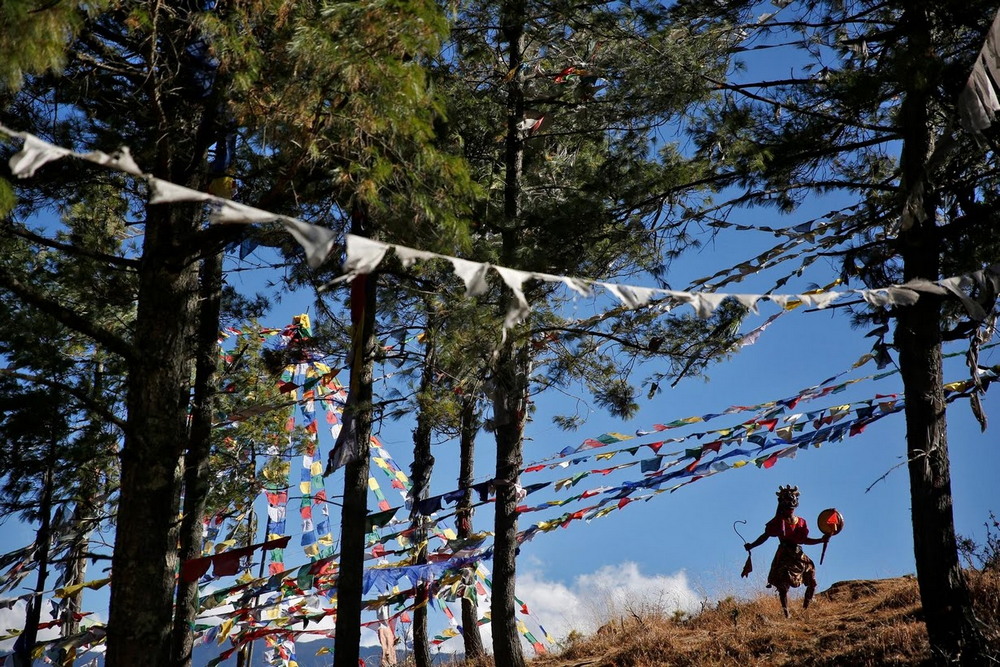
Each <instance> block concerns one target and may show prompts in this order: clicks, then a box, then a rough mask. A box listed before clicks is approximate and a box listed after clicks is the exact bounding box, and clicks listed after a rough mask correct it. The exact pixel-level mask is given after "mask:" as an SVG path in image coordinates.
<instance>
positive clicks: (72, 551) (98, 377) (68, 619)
mask: <svg viewBox="0 0 1000 667" xmlns="http://www.w3.org/2000/svg"><path fill="white" fill-rule="evenodd" d="M92 391H93V396H94V398H95V399H96V400H101V398H102V397H103V395H104V362H103V361H102V360H101V359H100V358H99V357H95V359H94V377H93V389H92ZM89 417H90V421H91V425H92V426H93V425H94V424H99V423H100V421H99V419H100V418H99V417H98V416H97V415H95V414H93V413H91V414H90V415H89ZM98 439H99V436H98ZM95 454H97V456H98V457H100V458H97V459H95V460H92V461H88V462H87V463H86V464H84V466H83V467H81V469H80V471H79V479H80V482H79V484H80V486H79V488H78V490H77V492H76V495H77V497H76V502H75V503H74V504H73V518H72V522H73V544H72V546H70V548H69V550H68V552H67V554H66V565H65V567H64V570H63V581H64V584H63V585H64V586H76V585H79V584H82V583H84V582H85V581H86V580H87V553H88V551H89V543H90V535H91V533H92V532H93V529H94V526H96V525H97V511H98V506H97V502H96V501H95V498H96V497H97V496H98V494H99V493H100V472H99V471H98V470H97V469H96V467H97V466H98V465H99V464H98V461H99V460H101V459H102V458H103V452H101V453H98V452H95ZM112 455H113V454H112ZM91 466H94V467H91ZM82 611H83V589H80V590H78V591H76V592H74V593H72V594H70V595H67V596H66V597H64V598H63V602H62V616H61V620H62V623H61V624H60V628H61V631H62V636H63V637H71V636H72V635H75V634H76V633H78V632H79V631H80V621H79V620H77V617H76V614H79V613H81V612H82ZM75 659H76V648H75V647H72V648H69V649H67V650H66V651H65V652H64V653H63V655H61V656H60V664H70V665H72V664H73V663H74V661H75Z"/></svg>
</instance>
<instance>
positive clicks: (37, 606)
mask: <svg viewBox="0 0 1000 667" xmlns="http://www.w3.org/2000/svg"><path fill="white" fill-rule="evenodd" d="M55 452H56V447H55V442H54V441H50V442H49V452H48V460H49V464H48V466H47V467H46V469H45V476H44V479H43V481H42V498H41V503H40V504H39V509H38V511H39V514H40V515H41V519H42V521H41V525H40V526H39V527H38V535H37V536H36V537H35V544H36V545H37V551H36V552H35V553H36V556H35V558H36V560H37V561H38V576H37V578H36V579H35V594H34V595H32V596H31V601H30V602H29V603H28V610H27V613H26V614H25V617H24V630H23V631H21V636H20V637H18V638H17V641H16V642H15V643H14V666H15V667H31V662H32V661H31V654H32V652H34V650H35V641H36V640H37V639H38V623H39V622H40V621H41V618H42V602H43V598H42V593H43V592H44V591H45V580H46V579H47V578H48V576H49V547H50V545H51V542H52V530H51V528H52V493H53V488H52V487H53V486H55V482H54V481H53V468H54V467H55V458H56V456H55Z"/></svg>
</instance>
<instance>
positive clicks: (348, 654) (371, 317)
mask: <svg viewBox="0 0 1000 667" xmlns="http://www.w3.org/2000/svg"><path fill="white" fill-rule="evenodd" d="M351 231H352V233H354V234H358V235H360V236H370V231H369V230H368V228H367V220H366V218H365V216H364V215H363V214H362V213H358V212H356V213H355V214H354V216H353V219H352V223H351ZM377 283H378V280H377V278H376V277H375V276H373V275H362V276H358V277H357V278H355V279H354V282H353V283H352V285H351V324H352V326H353V327H354V328H355V336H354V340H355V343H354V344H355V345H356V346H357V347H358V348H359V349H356V350H354V354H355V361H354V363H352V365H351V387H350V391H351V394H352V396H350V398H349V400H350V403H351V406H352V407H351V409H352V410H353V416H352V418H353V420H354V427H353V428H354V433H355V437H356V438H357V443H356V447H357V457H356V458H355V459H354V460H353V461H351V462H350V463H348V464H347V465H346V466H344V505H343V507H342V508H341V514H340V517H341V518H340V578H339V582H338V585H337V627H336V637H335V639H334V644H333V645H334V649H333V661H334V665H335V667H357V665H358V656H359V653H360V646H361V598H362V590H361V589H362V578H363V576H364V569H365V518H366V517H367V516H368V475H369V470H368V469H369V463H368V458H369V452H370V450H371V435H372V372H373V369H374V361H375V359H374V350H375V308H376V306H377V299H376V288H377Z"/></svg>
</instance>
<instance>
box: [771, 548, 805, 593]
mask: <svg viewBox="0 0 1000 667" xmlns="http://www.w3.org/2000/svg"><path fill="white" fill-rule="evenodd" d="M802 584H805V585H806V587H807V588H808V587H809V586H816V566H815V565H814V564H813V562H812V559H811V558H809V556H807V555H806V554H805V552H804V551H802V547H801V546H800V545H798V544H785V543H781V544H779V545H778V550H777V551H776V552H775V554H774V560H773V561H771V571H770V572H768V573H767V586H768V588H770V587H771V586H774V587H775V588H777V589H778V590H788V589H789V588H798V587H799V586H801V585H802Z"/></svg>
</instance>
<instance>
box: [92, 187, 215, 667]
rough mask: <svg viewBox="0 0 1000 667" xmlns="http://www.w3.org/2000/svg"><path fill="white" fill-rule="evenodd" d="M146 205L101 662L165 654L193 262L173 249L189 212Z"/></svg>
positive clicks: (180, 243) (156, 659)
mask: <svg viewBox="0 0 1000 667" xmlns="http://www.w3.org/2000/svg"><path fill="white" fill-rule="evenodd" d="M147 213H148V215H147V220H146V231H145V242H144V245H143V255H142V260H141V263H140V267H139V272H138V279H139V295H138V311H137V313H136V322H135V342H134V349H135V354H134V355H133V358H132V359H131V360H130V363H129V369H128V371H129V372H128V384H127V392H128V393H127V398H126V404H127V408H128V420H127V422H126V433H125V443H124V446H123V448H122V453H121V458H122V461H121V465H122V473H121V475H122V477H121V495H120V497H119V504H118V524H117V530H116V531H115V550H114V556H113V559H112V572H113V578H112V584H111V604H110V613H109V619H108V639H107V643H108V652H107V656H106V664H107V665H108V666H109V667H131V666H133V665H151V666H152V665H169V664H170V660H171V643H170V636H171V627H172V620H173V593H174V576H175V572H176V571H177V564H178V563H177V540H178V536H179V535H178V527H179V523H178V518H177V516H178V511H179V509H180V507H179V504H180V482H181V454H182V451H183V447H184V444H185V443H186V442H187V439H188V426H187V421H188V405H189V402H190V386H191V370H192V369H191V360H192V350H191V341H192V339H193V334H194V326H193V323H194V322H195V320H196V316H197V314H196V308H195V303H196V300H197V270H196V267H195V262H194V261H193V258H192V257H191V256H190V254H189V253H190V250H188V252H185V251H184V250H183V248H184V245H185V241H186V238H185V237H186V236H187V233H190V232H191V231H193V229H194V222H193V220H194V216H195V211H194V210H193V208H192V207H189V206H176V205H175V206H170V207H164V206H150V207H148V209H147Z"/></svg>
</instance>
